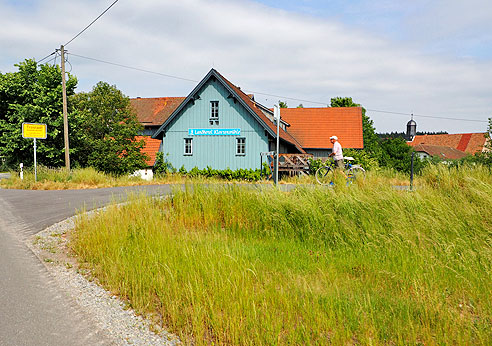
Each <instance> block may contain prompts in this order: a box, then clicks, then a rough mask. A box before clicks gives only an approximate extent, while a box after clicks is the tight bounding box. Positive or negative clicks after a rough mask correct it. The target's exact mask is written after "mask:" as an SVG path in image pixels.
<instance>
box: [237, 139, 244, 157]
mask: <svg viewBox="0 0 492 346" xmlns="http://www.w3.org/2000/svg"><path fill="white" fill-rule="evenodd" d="M236 155H246V138H236Z"/></svg>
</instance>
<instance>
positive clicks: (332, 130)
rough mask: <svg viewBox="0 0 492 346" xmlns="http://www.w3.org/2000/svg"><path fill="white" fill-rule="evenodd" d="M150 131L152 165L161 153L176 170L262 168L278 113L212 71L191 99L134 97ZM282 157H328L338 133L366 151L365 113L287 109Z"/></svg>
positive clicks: (283, 113) (283, 117)
mask: <svg viewBox="0 0 492 346" xmlns="http://www.w3.org/2000/svg"><path fill="white" fill-rule="evenodd" d="M131 105H132V107H133V109H134V110H135V112H136V114H137V118H138V120H139V121H140V123H142V124H143V125H144V127H145V130H144V133H143V135H145V137H144V139H145V141H146V145H145V148H144V149H143V151H144V152H145V153H147V154H148V155H149V156H150V157H151V159H150V160H149V162H148V164H149V165H153V164H154V162H155V155H156V153H157V152H158V151H161V152H164V153H166V157H167V159H168V160H169V162H170V163H171V164H172V165H173V166H174V167H176V168H179V167H181V166H184V167H185V168H186V169H191V168H193V167H195V166H196V167H198V168H206V167H207V166H210V167H212V168H215V169H226V168H231V169H239V168H252V169H257V168H261V158H260V156H261V155H262V154H265V153H268V152H271V151H272V150H275V147H276V137H277V133H276V123H275V120H274V116H273V111H272V110H271V109H268V108H267V107H265V106H263V105H261V104H260V103H258V102H256V101H255V100H254V97H253V96H252V95H247V94H245V93H244V92H243V91H242V90H241V88H239V87H238V86H236V85H234V84H232V83H231V82H230V81H229V80H227V79H226V78H225V77H223V76H222V75H221V74H220V73H219V72H217V71H216V70H214V69H212V70H210V72H209V73H208V74H207V75H206V76H205V77H204V78H203V79H202V81H200V82H199V83H198V85H197V86H196V87H195V88H194V89H193V90H192V91H191V93H190V94H189V95H188V96H187V97H160V98H135V99H131ZM280 116H281V123H280V131H279V141H280V153H287V154H306V153H310V154H313V155H315V156H328V154H329V153H330V152H331V149H332V144H331V142H330V140H329V138H330V136H333V135H336V136H338V138H339V142H340V143H341V144H342V146H343V147H344V148H356V149H361V148H363V137H362V109H361V108H360V107H353V108H330V107H327V108H293V109H292V108H283V109H281V111H280Z"/></svg>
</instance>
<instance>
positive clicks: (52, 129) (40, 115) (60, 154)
mask: <svg viewBox="0 0 492 346" xmlns="http://www.w3.org/2000/svg"><path fill="white" fill-rule="evenodd" d="M15 66H16V67H17V68H18V71H16V72H9V73H3V74H2V73H0V156H3V157H4V158H5V160H6V165H7V166H10V167H14V166H17V165H18V164H19V163H20V162H23V163H24V164H25V165H26V166H29V165H31V164H32V162H33V156H34V155H33V140H32V139H24V138H22V123H23V122H29V123H44V124H46V125H47V127H48V133H47V138H46V139H42V140H38V141H37V158H38V162H39V163H40V164H43V165H46V166H62V165H64V162H65V159H64V152H65V151H64V150H65V149H64V148H65V147H64V140H63V115H62V85H61V71H60V68H59V67H58V66H51V65H37V63H36V62H35V61H34V60H25V61H23V62H21V63H19V64H16V65H15ZM76 85H77V79H76V78H75V77H74V76H72V75H70V74H68V78H67V82H66V86H67V95H72V94H74V92H75V87H76ZM68 118H69V123H70V124H71V123H72V122H73V121H74V116H73V113H72V112H71V111H70V109H69V115H68ZM74 131H75V129H74V127H70V129H69V136H70V137H72V136H73V135H74ZM74 152H75V150H73V149H72V150H71V153H74Z"/></svg>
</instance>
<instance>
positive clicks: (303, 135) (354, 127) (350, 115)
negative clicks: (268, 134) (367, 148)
mask: <svg viewBox="0 0 492 346" xmlns="http://www.w3.org/2000/svg"><path fill="white" fill-rule="evenodd" d="M280 116H281V118H282V120H284V121H286V122H287V123H289V124H290V127H289V128H288V129H287V131H288V132H289V133H291V134H292V135H293V136H294V137H295V138H296V139H297V140H298V141H299V142H300V143H301V145H302V147H303V148H309V149H326V148H332V147H333V144H331V142H330V137H331V136H337V137H338V141H339V142H340V144H341V145H342V147H343V148H356V149H360V148H363V146H364V142H363V137H362V108H360V107H325V108H281V109H280Z"/></svg>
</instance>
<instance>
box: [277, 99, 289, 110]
mask: <svg viewBox="0 0 492 346" xmlns="http://www.w3.org/2000/svg"><path fill="white" fill-rule="evenodd" d="M278 106H279V107H280V108H288V106H287V102H284V101H280V100H279V101H278Z"/></svg>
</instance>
